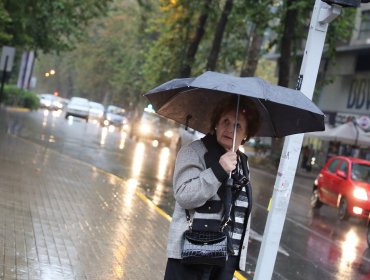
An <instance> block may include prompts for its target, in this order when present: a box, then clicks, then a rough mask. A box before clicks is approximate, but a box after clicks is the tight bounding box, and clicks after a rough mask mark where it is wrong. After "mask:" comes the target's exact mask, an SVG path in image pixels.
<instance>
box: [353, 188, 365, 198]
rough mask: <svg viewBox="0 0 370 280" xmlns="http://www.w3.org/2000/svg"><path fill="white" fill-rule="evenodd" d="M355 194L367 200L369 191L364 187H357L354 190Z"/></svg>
mask: <svg viewBox="0 0 370 280" xmlns="http://www.w3.org/2000/svg"><path fill="white" fill-rule="evenodd" d="M353 196H354V197H355V198H357V199H359V200H367V199H368V198H367V192H366V190H365V189H364V188H360V187H355V189H354V190H353Z"/></svg>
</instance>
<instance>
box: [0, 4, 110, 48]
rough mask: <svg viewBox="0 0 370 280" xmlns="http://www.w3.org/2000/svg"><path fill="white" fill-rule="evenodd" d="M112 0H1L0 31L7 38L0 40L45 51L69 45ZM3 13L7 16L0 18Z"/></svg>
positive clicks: (79, 36) (70, 45)
mask: <svg viewBox="0 0 370 280" xmlns="http://www.w3.org/2000/svg"><path fill="white" fill-rule="evenodd" d="M111 1H112V0H88V1H80V0H59V1H36V0H22V1H13V0H4V1H3V2H2V4H3V9H4V12H0V23H2V24H1V25H0V28H1V30H0V34H1V33H4V34H5V35H6V38H4V39H3V40H2V43H4V44H8V45H12V46H15V47H21V48H25V49H32V50H42V51H44V52H50V51H61V50H66V49H70V48H71V47H72V46H73V45H74V44H75V43H76V42H77V40H78V39H80V38H81V37H82V36H83V34H84V32H83V30H84V28H85V27H86V26H87V25H88V23H89V22H90V20H91V19H93V18H95V17H98V16H100V15H103V14H104V13H105V12H106V10H107V8H108V4H109V3H110V2H111ZM1 10H2V9H1V8H0V11H1ZM2 14H5V16H6V18H5V21H4V20H3V21H2V22H1V19H2V18H3V17H2Z"/></svg>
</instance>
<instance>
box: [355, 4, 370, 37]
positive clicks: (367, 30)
mask: <svg viewBox="0 0 370 280" xmlns="http://www.w3.org/2000/svg"><path fill="white" fill-rule="evenodd" d="M369 38H370V10H368V11H363V12H362V14H361V26H360V32H359V34H358V39H359V40H366V39H369Z"/></svg>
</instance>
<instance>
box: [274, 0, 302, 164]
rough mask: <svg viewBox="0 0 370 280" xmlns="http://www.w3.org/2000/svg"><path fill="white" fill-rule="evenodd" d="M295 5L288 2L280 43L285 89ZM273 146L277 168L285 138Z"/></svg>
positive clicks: (282, 77) (282, 82) (280, 67)
mask: <svg viewBox="0 0 370 280" xmlns="http://www.w3.org/2000/svg"><path fill="white" fill-rule="evenodd" d="M293 4H294V0H286V5H287V7H286V9H287V10H286V13H285V18H284V23H283V24H284V31H283V36H282V38H281V43H280V59H279V77H278V85H280V86H283V87H289V78H290V65H291V57H292V55H291V54H292V45H293V39H294V33H295V28H296V25H297V20H298V10H297V9H292V8H291V6H292V5H293ZM271 146H272V147H271V149H272V152H271V159H272V160H273V162H274V163H275V165H276V168H277V167H278V164H279V161H280V155H281V151H282V149H283V138H273V139H272V145H271Z"/></svg>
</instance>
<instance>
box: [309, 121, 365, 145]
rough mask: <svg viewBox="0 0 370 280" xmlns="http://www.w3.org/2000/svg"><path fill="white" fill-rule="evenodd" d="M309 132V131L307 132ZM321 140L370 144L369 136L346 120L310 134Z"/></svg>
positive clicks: (350, 143)
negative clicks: (327, 129)
mask: <svg viewBox="0 0 370 280" xmlns="http://www.w3.org/2000/svg"><path fill="white" fill-rule="evenodd" d="M309 134H311V133H309ZM311 136H314V137H317V138H319V139H321V140H326V141H336V142H341V143H343V144H348V145H358V146H362V147H369V146H370V137H369V136H367V134H366V133H365V132H364V131H363V130H362V129H361V128H359V127H358V126H357V125H356V124H354V123H353V122H347V123H344V124H342V125H339V126H337V127H335V128H332V129H330V130H329V131H325V132H316V133H315V134H313V135H311Z"/></svg>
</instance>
